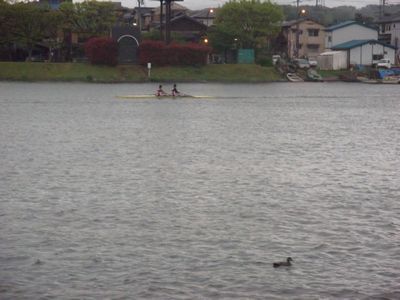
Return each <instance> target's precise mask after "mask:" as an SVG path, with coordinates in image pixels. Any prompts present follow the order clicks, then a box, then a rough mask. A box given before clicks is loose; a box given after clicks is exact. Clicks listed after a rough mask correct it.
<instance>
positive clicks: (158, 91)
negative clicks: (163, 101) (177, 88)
mask: <svg viewBox="0 0 400 300" xmlns="http://www.w3.org/2000/svg"><path fill="white" fill-rule="evenodd" d="M166 95H167V93H166V92H164V90H163V88H162V85H161V84H160V85H159V86H158V90H157V93H156V96H157V97H161V96H166Z"/></svg>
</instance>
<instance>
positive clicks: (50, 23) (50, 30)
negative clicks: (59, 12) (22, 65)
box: [10, 3, 58, 60]
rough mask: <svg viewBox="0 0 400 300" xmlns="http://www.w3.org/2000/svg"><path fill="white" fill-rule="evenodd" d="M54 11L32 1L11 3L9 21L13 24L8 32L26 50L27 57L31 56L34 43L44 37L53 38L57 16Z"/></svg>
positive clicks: (37, 42)
mask: <svg viewBox="0 0 400 300" xmlns="http://www.w3.org/2000/svg"><path fill="white" fill-rule="evenodd" d="M54 14H55V13H54V12H52V11H50V10H49V9H46V8H43V7H39V6H37V5H34V4H33V3H17V4H13V5H12V12H11V19H12V21H11V23H12V24H13V25H14V26H13V28H12V29H11V31H10V33H11V34H12V36H13V41H14V42H15V43H17V44H19V45H23V46H25V47H26V48H27V50H28V59H29V60H30V59H31V58H32V51H33V48H34V47H35V45H37V44H39V43H43V41H44V40H45V39H48V38H50V37H51V38H54V35H55V34H56V29H57V26H58V25H57V24H58V18H57V17H54Z"/></svg>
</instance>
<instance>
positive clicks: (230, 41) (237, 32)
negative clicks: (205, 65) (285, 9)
mask: <svg viewBox="0 0 400 300" xmlns="http://www.w3.org/2000/svg"><path fill="white" fill-rule="evenodd" d="M282 18H283V13H282V10H281V8H280V7H279V6H278V5H276V4H273V3H271V2H270V1H261V0H230V1H229V2H227V3H226V4H225V5H223V6H222V7H221V8H220V9H219V10H218V11H217V16H216V20H215V27H214V28H213V29H212V30H211V33H210V40H211V43H212V45H213V47H214V48H216V49H221V48H231V47H234V46H238V47H242V48H257V47H262V45H263V44H265V43H266V41H267V38H269V37H274V36H275V35H276V34H277V33H278V32H279V30H280V22H281V21H282Z"/></svg>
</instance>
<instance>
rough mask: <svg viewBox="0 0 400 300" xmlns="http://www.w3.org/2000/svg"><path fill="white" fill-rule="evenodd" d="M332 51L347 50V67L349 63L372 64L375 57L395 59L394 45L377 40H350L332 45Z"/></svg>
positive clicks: (392, 60)
mask: <svg viewBox="0 0 400 300" xmlns="http://www.w3.org/2000/svg"><path fill="white" fill-rule="evenodd" d="M332 50H334V51H346V52H347V67H350V66H351V65H372V64H373V61H374V58H375V57H384V58H388V59H390V61H391V62H392V63H394V61H395V55H396V47H394V46H391V45H387V44H385V43H382V42H380V41H377V40H352V41H349V42H345V43H342V44H339V45H336V46H334V47H332Z"/></svg>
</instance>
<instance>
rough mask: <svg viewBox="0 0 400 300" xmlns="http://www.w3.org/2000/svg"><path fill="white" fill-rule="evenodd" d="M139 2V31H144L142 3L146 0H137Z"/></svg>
mask: <svg viewBox="0 0 400 300" xmlns="http://www.w3.org/2000/svg"><path fill="white" fill-rule="evenodd" d="M137 2H138V25H139V32H142V11H141V5H144V0H137Z"/></svg>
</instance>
